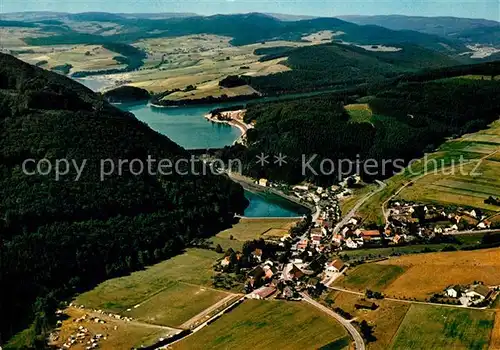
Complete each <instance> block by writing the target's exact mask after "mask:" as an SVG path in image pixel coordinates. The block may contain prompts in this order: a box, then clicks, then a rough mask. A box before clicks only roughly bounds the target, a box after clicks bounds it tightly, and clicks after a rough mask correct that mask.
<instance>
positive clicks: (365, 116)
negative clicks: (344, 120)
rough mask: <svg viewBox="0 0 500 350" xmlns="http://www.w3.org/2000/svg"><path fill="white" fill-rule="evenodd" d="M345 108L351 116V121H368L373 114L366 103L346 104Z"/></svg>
mask: <svg viewBox="0 0 500 350" xmlns="http://www.w3.org/2000/svg"><path fill="white" fill-rule="evenodd" d="M345 109H346V110H347V112H348V113H349V115H350V116H351V121H352V122H353V123H369V122H370V121H371V119H372V116H373V113H372V111H371V109H370V106H368V104H367V103H360V104H352V105H347V106H345Z"/></svg>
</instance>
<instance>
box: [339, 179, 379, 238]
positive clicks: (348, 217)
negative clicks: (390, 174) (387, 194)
mask: <svg viewBox="0 0 500 350" xmlns="http://www.w3.org/2000/svg"><path fill="white" fill-rule="evenodd" d="M376 182H377V184H378V185H379V188H378V189H377V190H376V191H374V192H370V193H368V194H367V195H366V196H364V197H363V198H361V199H360V200H359V201H358V202H357V203H356V205H355V206H354V208H352V209H351V211H350V212H349V213H348V214H347V215H346V216H344V218H343V219H342V220H340V221H339V223H338V224H337V225H335V227H334V228H333V234H334V235H335V234H337V233H339V231H340V229H341V228H342V227H344V226H345V225H347V223H348V222H349V220H351V219H352V218H353V217H354V215H356V212H357V211H358V209H359V208H361V206H362V205H363V204H365V202H366V201H367V200H368V199H370V198H371V197H372V196H374V195H375V194H377V193H379V192H380V191H382V190H383V189H384V188H386V186H387V185H386V184H385V183H383V182H382V181H379V180H377V181H376Z"/></svg>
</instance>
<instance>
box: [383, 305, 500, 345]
mask: <svg viewBox="0 0 500 350" xmlns="http://www.w3.org/2000/svg"><path fill="white" fill-rule="evenodd" d="M493 322H494V313H493V312H491V311H482V310H468V309H457V308H446V307H435V306H427V305H412V306H411V307H410V310H409V311H408V312H407V314H406V316H405V318H404V320H403V323H402V324H401V326H400V328H399V331H398V333H397V335H396V337H395V340H394V342H393V344H392V347H391V349H436V350H437V349H443V350H444V349H488V346H489V342H490V332H491V330H492V328H493Z"/></svg>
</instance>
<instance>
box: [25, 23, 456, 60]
mask: <svg viewBox="0 0 500 350" xmlns="http://www.w3.org/2000/svg"><path fill="white" fill-rule="evenodd" d="M67 16H68V15H67ZM68 18H71V20H73V21H105V22H113V23H117V24H119V25H120V26H121V32H120V33H119V34H115V35H108V36H101V35H96V34H89V33H82V32H77V31H75V30H73V31H71V32H68V31H67V30H66V31H64V32H62V31H58V30H57V25H52V26H51V27H50V28H49V32H50V31H52V32H53V33H54V35H53V36H45V37H32V38H26V39H25V41H26V42H27V43H28V44H30V45H57V44H96V43H103V42H110V41H115V42H125V43H131V42H134V41H137V40H139V39H144V38H148V37H174V36H182V35H193V34H215V35H224V36H229V37H232V38H233V39H232V41H231V43H232V44H233V45H245V44H253V43H259V42H262V41H270V40H294V41H300V40H302V37H303V36H305V35H308V34H311V33H316V32H319V31H324V30H330V31H332V32H336V33H339V37H338V39H340V40H343V41H347V42H355V43H357V44H366V45H393V44H399V43H412V44H416V45H420V46H423V47H426V48H429V49H433V50H437V51H442V52H445V51H464V50H465V47H464V46H463V44H462V43H461V42H459V41H458V40H454V39H451V38H443V37H440V36H437V35H433V34H426V33H420V32H416V31H393V30H390V29H387V28H383V27H380V26H359V25H357V24H354V23H350V22H346V21H343V20H340V19H337V18H312V19H303V20H298V21H280V20H279V19H277V18H275V17H273V16H269V15H265V14H260V13H249V14H237V15H215V16H207V17H202V16H196V17H181V18H165V19H144V18H125V17H123V16H122V15H117V14H107V13H83V14H74V15H69V17H68ZM340 33H342V34H341V35H340Z"/></svg>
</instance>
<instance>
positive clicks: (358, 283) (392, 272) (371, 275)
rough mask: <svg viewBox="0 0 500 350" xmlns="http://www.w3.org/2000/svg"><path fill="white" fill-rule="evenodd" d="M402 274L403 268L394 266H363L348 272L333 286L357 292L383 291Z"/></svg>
mask: <svg viewBox="0 0 500 350" xmlns="http://www.w3.org/2000/svg"><path fill="white" fill-rule="evenodd" d="M404 272H405V269H404V267H401V266H397V265H396V264H391V265H379V264H363V265H360V266H358V267H356V268H354V269H352V270H348V271H347V276H342V277H340V278H338V279H337V280H336V281H335V282H334V285H335V286H337V287H341V288H346V289H350V290H357V291H365V290H366V289H371V290H375V291H383V290H384V289H385V288H386V287H387V286H388V285H390V284H391V283H392V282H393V281H394V280H396V279H397V278H398V277H399V276H400V275H402V274H403V273H404Z"/></svg>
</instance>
